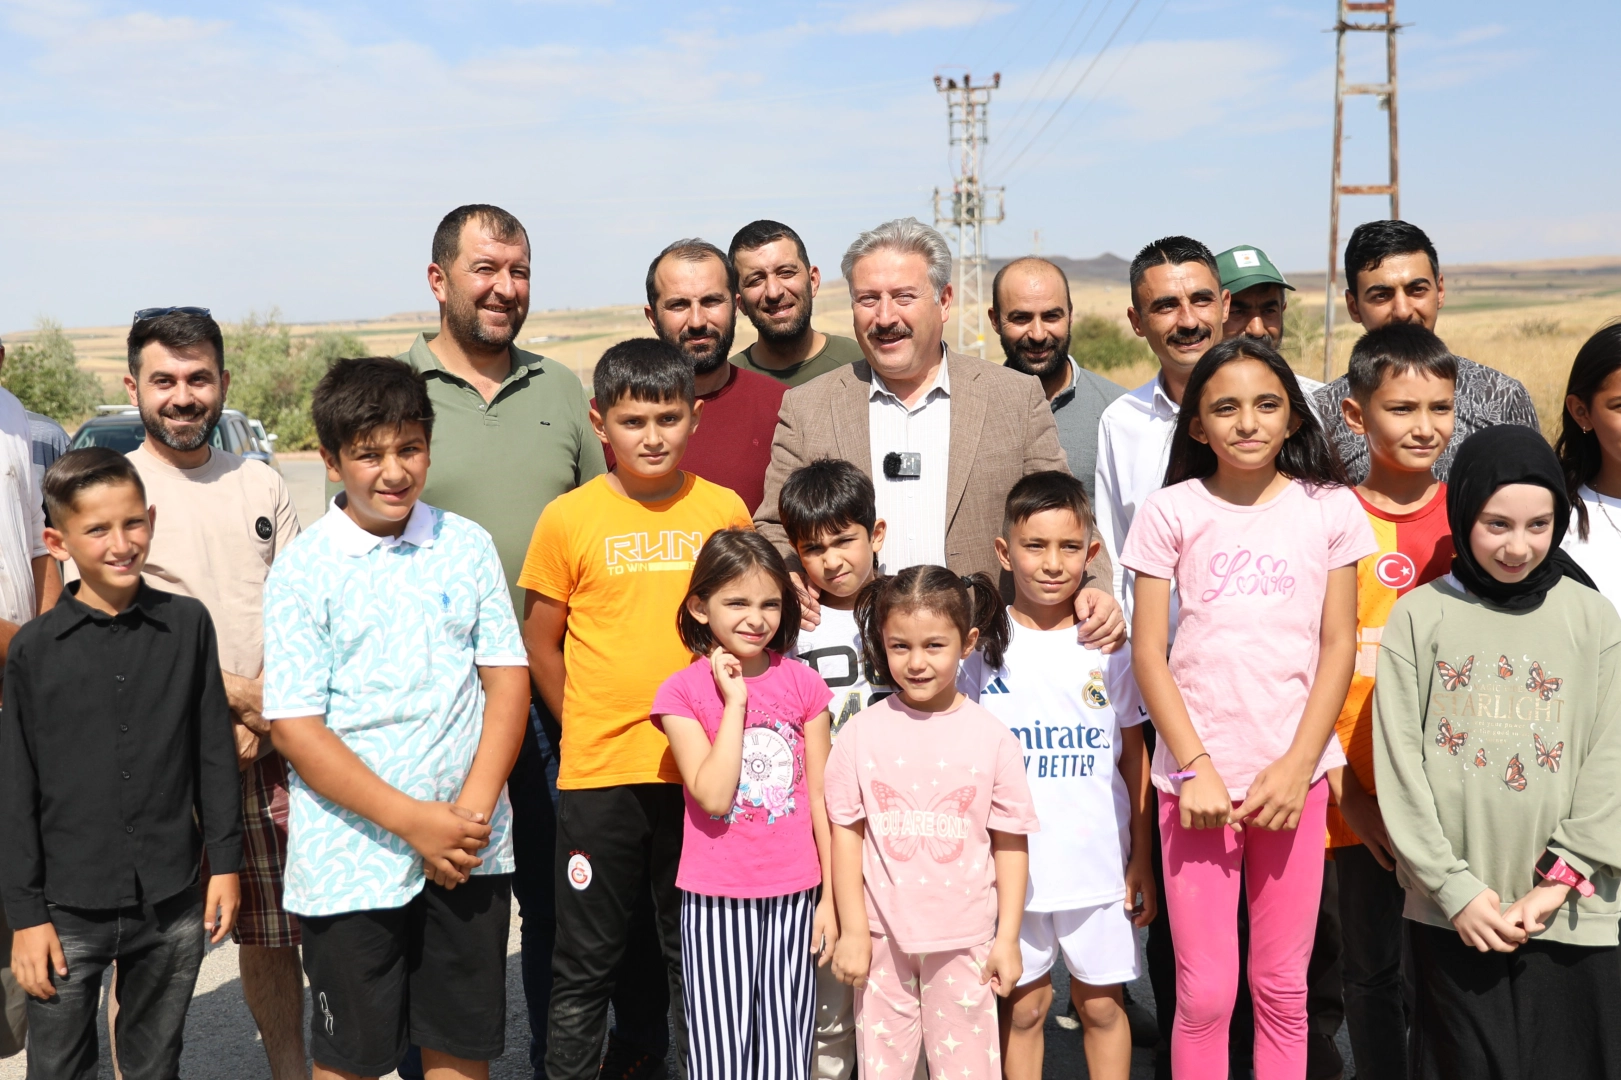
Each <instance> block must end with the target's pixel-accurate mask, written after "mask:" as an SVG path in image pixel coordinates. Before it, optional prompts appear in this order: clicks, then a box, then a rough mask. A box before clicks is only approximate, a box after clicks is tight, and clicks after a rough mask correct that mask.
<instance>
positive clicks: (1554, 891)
mask: <svg viewBox="0 0 1621 1080" xmlns="http://www.w3.org/2000/svg"><path fill="white" fill-rule="evenodd" d="M1447 519H1448V522H1449V523H1450V524H1451V526H1452V542H1453V548H1454V557H1453V563H1452V572H1451V573H1450V574H1448V575H1447V576H1446V577H1444V578H1441V579H1439V580H1436V581H1432V582H1430V583H1429V584H1427V585H1424V586H1421V587H1420V588H1417V589H1414V590H1413V591H1412V592H1410V593H1408V594H1407V595H1406V596H1404V597H1402V598H1401V599H1400V600H1398V601H1397V602H1396V605H1395V607H1394V608H1393V609H1392V610H1391V613H1390V618H1389V621H1388V622H1387V623H1386V625H1385V629H1384V632H1383V637H1382V638H1381V639H1380V647H1379V668H1378V676H1377V678H1376V680H1375V682H1374V690H1373V694H1374V710H1373V722H1374V727H1373V743H1374V749H1373V763H1374V776H1375V780H1376V781H1377V785H1378V791H1379V807H1380V810H1381V811H1382V813H1383V815H1384V821H1385V828H1386V830H1387V831H1388V832H1389V835H1390V840H1391V844H1392V846H1393V847H1394V849H1395V852H1396V857H1397V861H1398V864H1399V865H1398V871H1399V878H1400V880H1401V882H1402V885H1403V887H1404V888H1405V889H1406V891H1407V900H1406V910H1405V914H1406V916H1407V918H1408V919H1410V920H1412V922H1413V924H1414V925H1413V926H1412V934H1411V938H1410V940H1411V944H1412V957H1413V974H1414V981H1415V984H1416V989H1417V994H1416V1000H1415V1005H1416V1009H1415V1012H1414V1016H1413V1031H1412V1039H1411V1045H1410V1048H1409V1049H1410V1053H1409V1061H1410V1063H1411V1065H1412V1070H1411V1073H1412V1075H1413V1077H1415V1080H1431V1078H1433V1080H1440V1078H1443V1077H1460V1076H1581V1077H1607V1078H1611V1080H1621V957H1618V955H1617V953H1618V950H1617V945H1616V941H1617V923H1618V916H1621V903H1618V901H1617V888H1618V886H1621V878H1618V875H1617V869H1616V868H1618V867H1621V616H1618V615H1617V614H1616V610H1615V608H1614V606H1613V605H1611V603H1610V602H1609V601H1608V600H1606V599H1604V597H1602V596H1600V595H1599V594H1598V593H1597V592H1596V591H1595V590H1594V589H1593V588H1592V584H1591V582H1590V581H1589V580H1588V578H1587V575H1586V574H1585V573H1583V572H1582V570H1581V568H1580V567H1578V566H1577V565H1576V563H1575V562H1574V561H1572V560H1571V559H1570V557H1569V556H1568V555H1566V554H1565V552H1564V550H1563V549H1562V548H1561V547H1560V541H1561V540H1562V539H1563V537H1564V533H1565V528H1566V525H1567V524H1568V523H1569V521H1570V503H1569V501H1568V498H1567V496H1566V494H1565V483H1564V477H1563V475H1562V473H1561V471H1560V467H1559V462H1558V460H1557V459H1556V458H1555V457H1554V454H1553V451H1552V450H1551V449H1550V448H1549V446H1548V444H1547V443H1546V442H1544V441H1543V439H1542V436H1541V435H1540V434H1538V433H1537V432H1536V431H1533V430H1531V429H1529V428H1523V427H1515V426H1502V427H1494V428H1488V429H1486V430H1484V431H1480V432H1477V433H1476V434H1474V435H1472V436H1470V437H1469V439H1468V440H1467V441H1466V442H1465V443H1464V444H1463V446H1462V447H1460V448H1459V450H1458V455H1457V457H1456V459H1455V460H1454V462H1453V466H1452V472H1451V474H1450V477H1449V481H1448V485H1447Z"/></svg>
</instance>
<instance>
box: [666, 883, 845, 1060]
mask: <svg viewBox="0 0 1621 1080" xmlns="http://www.w3.org/2000/svg"><path fill="white" fill-rule="evenodd" d="M815 914H816V890H815V889H807V890H805V891H804V892H798V893H790V894H789V895H787V896H768V897H763V898H760V899H755V900H738V899H734V898H731V897H726V896H704V895H703V894H701V893H690V892H683V893H682V894H681V973H682V993H683V994H684V996H685V997H686V1006H687V1045H688V1054H689V1059H688V1064H687V1074H688V1076H689V1078H690V1080H807V1078H808V1077H809V1075H810V1063H811V1041H812V1034H813V1032H814V1031H815V1028H816V975H815V963H814V961H813V960H812V958H811V952H810V936H811V923H812V921H813V919H814V917H815Z"/></svg>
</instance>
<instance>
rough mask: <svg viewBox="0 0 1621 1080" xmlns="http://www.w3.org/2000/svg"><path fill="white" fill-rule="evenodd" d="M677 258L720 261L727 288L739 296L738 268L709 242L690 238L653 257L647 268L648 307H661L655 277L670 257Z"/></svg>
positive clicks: (696, 260)
mask: <svg viewBox="0 0 1621 1080" xmlns="http://www.w3.org/2000/svg"><path fill="white" fill-rule="evenodd" d="M672 255H673V256H675V257H676V258H677V259H681V260H682V261H684V262H703V261H704V260H705V259H719V260H720V264H721V266H723V267H725V268H726V288H727V290H728V291H729V292H730V293H731V294H732V295H733V296H736V295H737V267H735V266H733V265H732V260H731V259H730V258H728V257H727V255H726V252H724V251H722V250H721V249H720V248H718V247H716V246H715V245H714V244H711V243H710V242H709V241H708V240H699V239H698V238H697V237H688V238H687V239H685V240H677V241H676V242H675V243H673V244H671V245H670V246H669V247H667V248H665V249H664V250H663V251H661V252H659V253H658V254H657V255H655V256H654V257H653V261H652V262H651V263H649V264H648V266H647V306H648V307H652V308H656V307H658V306H659V291H658V286H657V285H655V284H654V283H653V277H654V275H656V274H657V273H658V272H659V263H661V262H663V261H664V260H665V259H667V258H669V257H670V256H672Z"/></svg>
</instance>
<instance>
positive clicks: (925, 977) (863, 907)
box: [827, 566, 1037, 1080]
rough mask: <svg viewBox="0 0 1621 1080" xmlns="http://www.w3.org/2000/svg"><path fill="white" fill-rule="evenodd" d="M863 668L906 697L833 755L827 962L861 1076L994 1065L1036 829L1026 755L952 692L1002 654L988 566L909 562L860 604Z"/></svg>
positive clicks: (867, 713)
mask: <svg viewBox="0 0 1621 1080" xmlns="http://www.w3.org/2000/svg"><path fill="white" fill-rule="evenodd" d="M856 623H857V625H858V626H859V627H860V629H861V639H862V651H863V653H864V655H865V662H866V664H867V666H868V667H869V668H870V669H871V670H870V671H869V673H868V681H870V682H871V683H873V685H875V686H876V685H880V684H882V685H889V686H893V687H895V688H896V689H897V690H898V691H899V693H897V694H895V695H894V696H892V697H888V698H885V699H884V700H883V701H880V702H879V703H878V704H876V705H873V706H871V707H869V708H866V709H863V710H862V711H861V712H858V713H856V715H855V716H853V717H851V718H850V720H849V721H848V722H846V723H845V725H844V727H843V728H842V729H840V731H839V741H838V744H837V745H836V746H835V747H834V749H833V756H832V758H831V759H829V761H828V767H827V768H828V771H827V810H828V817H829V819H831V821H832V822H833V888H834V892H835V894H836V896H837V899H838V910H839V924H840V927H841V934H840V936H839V940H838V944H837V946H836V947H835V949H834V952H833V973H834V974H835V975H836V976H838V978H839V979H840V980H841V981H843V982H846V983H849V984H850V985H852V986H854V987H856V1003H855V1014H856V1029H857V1031H856V1045H857V1053H858V1055H859V1057H860V1072H861V1075H862V1076H872V1077H881V1076H883V1075H884V1072H885V1070H886V1069H890V1068H893V1069H894V1070H895V1071H894V1073H893V1076H894V1077H899V1078H900V1080H906V1078H907V1077H910V1076H911V1075H912V1074H913V1071H914V1069H915V1068H916V1066H917V1061H918V1056H919V1054H922V1053H926V1054H927V1055H928V1058H929V1074H930V1075H931V1076H950V1077H952V1078H954V1080H955V1078H959V1077H965V1078H977V1077H985V1078H987V1080H994V1078H996V1077H999V1076H1001V1061H1000V1055H999V1053H998V1047H997V1015H996V998H997V996H1001V997H1006V996H1007V995H1008V993H1009V992H1010V991H1012V989H1013V987H1014V986H1015V985H1017V984H1018V981H1019V973H1020V968H1021V960H1020V953H1019V920H1020V918H1021V917H1022V916H1023V914H1024V893H1025V881H1026V878H1027V876H1028V872H1029V856H1028V848H1027V845H1026V843H1025V835H1026V834H1027V833H1032V832H1035V831H1036V828H1037V824H1036V812H1035V804H1034V802H1033V801H1032V800H1031V798H1030V788H1029V786H1028V785H1027V784H1026V782H1025V776H1024V750H1023V748H1022V747H1021V745H1020V744H1019V741H1018V739H1017V738H1016V737H1015V736H1014V734H1013V732H1012V731H1010V730H1009V729H1008V727H1007V725H1005V724H1003V723H1002V722H1001V721H1000V720H998V719H997V718H996V717H995V716H993V715H992V714H991V713H989V712H988V711H986V710H985V709H983V708H981V707H980V706H978V705H976V704H974V703H973V702H972V701H969V700H968V699H967V698H966V697H965V696H964V695H963V694H961V693H960V692H958V690H957V665H958V663H959V662H960V661H962V660H963V659H964V658H966V657H967V656H968V655H969V654H970V653H972V652H973V651H974V649H976V648H981V649H983V650H984V651H985V655H986V660H987V662H988V663H989V664H991V666H993V667H1000V666H1001V663H1002V650H1003V649H1004V648H1005V647H1006V646H1007V642H1008V636H1009V627H1008V619H1007V610H1006V609H1005V608H1004V607H1003V606H1002V598H1001V596H1000V595H999V594H998V593H997V590H996V586H995V585H994V584H992V583H991V579H990V578H989V577H987V576H986V575H984V574H976V575H974V576H973V577H972V578H959V577H958V576H957V575H956V574H954V573H952V572H951V571H950V570H947V569H946V568H945V567H943V566H914V567H910V568H909V569H906V570H903V571H901V573H900V574H898V575H896V576H895V577H892V578H877V579H875V580H874V581H871V582H869V583H868V584H867V586H866V587H865V588H864V589H862V591H861V593H860V595H859V597H858V599H857V601H856Z"/></svg>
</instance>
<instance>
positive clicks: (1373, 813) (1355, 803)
mask: <svg viewBox="0 0 1621 1080" xmlns="http://www.w3.org/2000/svg"><path fill="white" fill-rule="evenodd" d="M1340 816H1341V817H1343V818H1344V819H1345V823H1346V824H1347V825H1349V826H1351V831H1352V832H1354V833H1356V836H1357V839H1358V840H1361V841H1362V846H1363V847H1365V848H1367V849H1368V854H1370V855H1372V856H1373V861H1374V862H1376V863H1378V864H1379V865H1380V866H1382V867H1384V868H1385V869H1386V870H1394V869H1396V848H1395V846H1394V845H1392V844H1391V842H1390V833H1388V832H1386V831H1385V815H1384V814H1383V813H1382V812H1381V811H1380V810H1379V798H1378V796H1376V795H1371V794H1369V793H1368V790H1367V789H1366V788H1364V787H1363V786H1362V785H1361V783H1359V782H1358V781H1357V778H1356V774H1355V773H1353V772H1352V771H1351V770H1350V768H1346V770H1345V779H1344V780H1343V781H1342V783H1341V785H1340Z"/></svg>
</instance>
